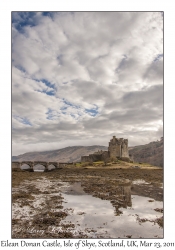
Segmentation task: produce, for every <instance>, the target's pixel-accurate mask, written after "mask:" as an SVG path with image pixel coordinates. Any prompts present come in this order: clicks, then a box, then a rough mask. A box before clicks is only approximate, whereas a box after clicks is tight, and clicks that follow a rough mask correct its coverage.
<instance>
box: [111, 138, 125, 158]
mask: <svg viewBox="0 0 175 250" xmlns="http://www.w3.org/2000/svg"><path fill="white" fill-rule="evenodd" d="M108 151H109V155H110V158H116V157H129V154H128V140H127V139H123V138H116V137H115V136H113V138H112V139H111V140H110V142H109V147H108Z"/></svg>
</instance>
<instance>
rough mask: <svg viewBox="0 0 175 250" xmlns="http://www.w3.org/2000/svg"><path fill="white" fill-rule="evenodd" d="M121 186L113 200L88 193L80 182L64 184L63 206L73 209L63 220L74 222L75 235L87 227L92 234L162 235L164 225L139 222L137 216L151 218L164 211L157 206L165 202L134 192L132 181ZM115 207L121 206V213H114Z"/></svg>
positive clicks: (138, 236)
mask: <svg viewBox="0 0 175 250" xmlns="http://www.w3.org/2000/svg"><path fill="white" fill-rule="evenodd" d="M119 190H120V191H121V195H120V196H118V197H119V198H118V199H116V201H115V202H116V203H112V202H110V201H109V200H101V199H99V198H95V197H93V196H91V195H88V194H86V193H85V192H84V191H83V189H82V187H81V183H80V182H78V183H74V184H73V185H71V186H69V187H66V186H65V187H63V190H62V191H63V197H64V201H65V203H63V204H64V207H65V208H67V209H69V211H70V209H72V210H71V211H72V212H71V214H70V215H69V216H67V217H66V219H65V220H64V221H63V222H64V224H67V223H74V224H75V228H74V229H71V230H72V232H73V233H74V234H75V235H76V232H78V231H84V232H85V233H86V234H87V235H88V237H90V238H118V237H121V238H124V237H126V235H132V238H140V237H141V238H155V237H158V238H162V237H163V229H161V228H159V226H158V225H157V224H154V223H153V222H150V221H146V222H144V223H139V222H138V216H139V217H140V218H145V219H149V220H150V219H151V220H152V219H156V218H158V217H160V216H161V215H162V214H160V213H157V212H156V211H154V209H155V208H160V207H162V206H163V205H162V202H159V201H154V202H148V199H149V198H148V197H141V196H137V195H133V196H131V186H130V185H125V186H121V187H120V189H118V191H119ZM111 203H112V204H113V206H112V205H111ZM114 208H115V210H116V209H117V211H118V210H119V208H120V216H115V212H114V211H115V210H114ZM118 215H119V214H118Z"/></svg>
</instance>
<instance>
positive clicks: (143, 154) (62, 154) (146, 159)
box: [12, 139, 163, 167]
mask: <svg viewBox="0 0 175 250" xmlns="http://www.w3.org/2000/svg"><path fill="white" fill-rule="evenodd" d="M98 150H107V147H105V146H98V145H94V146H85V147H84V146H72V147H66V148H62V149H58V150H52V151H43V152H29V153H25V154H22V155H19V156H12V161H58V162H78V161H80V160H81V156H83V155H89V154H92V153H94V152H96V151H98ZM129 154H132V155H133V156H134V162H142V163H149V164H152V165H155V166H158V167H163V139H162V140H160V141H154V142H150V143H148V144H146V145H140V146H135V147H129Z"/></svg>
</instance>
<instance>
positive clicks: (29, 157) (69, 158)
mask: <svg viewBox="0 0 175 250" xmlns="http://www.w3.org/2000/svg"><path fill="white" fill-rule="evenodd" d="M98 150H107V147H105V146H98V145H94V146H85V147H84V146H73V147H66V148H62V149H57V150H52V151H43V152H29V153H25V154H22V155H18V156H12V161H58V162H78V161H80V160H81V156H83V155H89V154H92V153H94V152H96V151H98Z"/></svg>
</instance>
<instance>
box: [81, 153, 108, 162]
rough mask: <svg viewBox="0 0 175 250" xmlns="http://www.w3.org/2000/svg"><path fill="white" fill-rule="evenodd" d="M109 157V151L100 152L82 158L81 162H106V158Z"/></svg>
mask: <svg viewBox="0 0 175 250" xmlns="http://www.w3.org/2000/svg"><path fill="white" fill-rule="evenodd" d="M108 156H109V154H108V151H100V152H96V153H94V154H90V155H88V156H82V157H81V162H95V161H104V159H105V158H107V157H108Z"/></svg>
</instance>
